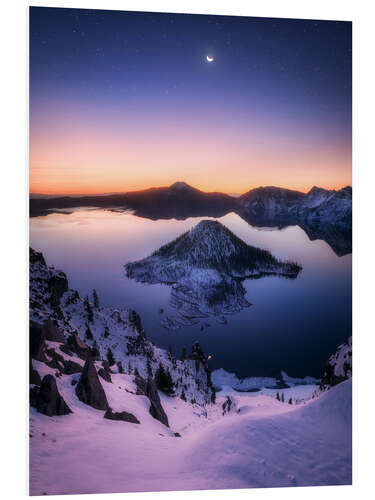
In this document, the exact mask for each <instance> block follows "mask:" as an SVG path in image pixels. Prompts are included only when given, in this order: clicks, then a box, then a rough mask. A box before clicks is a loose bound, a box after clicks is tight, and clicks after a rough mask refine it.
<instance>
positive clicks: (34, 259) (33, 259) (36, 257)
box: [29, 247, 46, 266]
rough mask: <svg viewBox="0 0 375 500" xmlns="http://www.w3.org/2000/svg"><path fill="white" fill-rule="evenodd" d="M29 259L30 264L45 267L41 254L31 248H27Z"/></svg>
mask: <svg viewBox="0 0 375 500" xmlns="http://www.w3.org/2000/svg"><path fill="white" fill-rule="evenodd" d="M29 258H30V264H36V263H39V264H41V265H42V266H45V265H46V261H45V260H44V257H43V254H42V252H37V251H36V250H34V249H33V248H31V247H30V248H29Z"/></svg>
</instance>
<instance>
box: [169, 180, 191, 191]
mask: <svg viewBox="0 0 375 500" xmlns="http://www.w3.org/2000/svg"><path fill="white" fill-rule="evenodd" d="M169 188H170V189H175V190H181V191H182V190H192V189H194V188H193V187H191V186H189V184H186V182H183V181H177V182H174V183H173V184H171V185H170V186H169Z"/></svg>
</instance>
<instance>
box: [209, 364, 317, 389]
mask: <svg viewBox="0 0 375 500" xmlns="http://www.w3.org/2000/svg"><path fill="white" fill-rule="evenodd" d="M211 378H212V383H213V385H214V387H216V388H217V389H218V390H222V389H223V388H224V387H226V388H227V387H230V388H232V389H234V390H235V391H240V392H247V391H249V392H250V391H261V390H262V389H265V388H268V389H280V388H288V387H295V386H302V385H315V386H316V385H318V384H319V382H320V381H319V380H318V379H316V378H313V377H309V376H306V377H303V378H296V377H290V376H289V375H287V374H286V373H285V372H284V371H281V373H280V376H279V377H278V378H275V377H246V378H242V379H241V378H238V377H237V375H236V374H235V373H230V372H227V371H226V370H224V368H219V369H217V370H214V371H213V372H212V375H211Z"/></svg>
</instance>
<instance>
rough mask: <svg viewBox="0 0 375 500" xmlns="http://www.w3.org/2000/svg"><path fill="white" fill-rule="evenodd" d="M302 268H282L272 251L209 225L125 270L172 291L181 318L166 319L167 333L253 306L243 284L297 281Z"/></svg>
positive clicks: (293, 265)
mask: <svg viewBox="0 0 375 500" xmlns="http://www.w3.org/2000/svg"><path fill="white" fill-rule="evenodd" d="M300 271H301V267H300V266H299V265H298V264H296V263H294V262H281V261H279V260H277V259H276V258H275V257H274V256H273V255H272V254H271V253H270V252H268V251H267V250H262V249H259V248H256V247H253V246H250V245H247V244H246V243H245V242H244V241H242V240H241V239H240V238H238V237H237V236H236V235H235V234H233V233H232V232H231V231H230V230H229V229H228V228H227V227H226V226H224V225H223V224H221V223H220V222H218V221H214V220H203V221H201V222H199V223H198V224H197V225H196V226H195V227H193V228H192V229H191V230H190V231H188V232H186V233H184V234H182V235H180V236H179V237H178V238H176V239H175V240H174V241H171V242H170V243H168V244H166V245H164V246H162V247H161V248H159V249H158V250H156V251H155V252H154V253H153V254H152V255H150V256H149V257H147V258H145V259H142V260H139V261H136V262H129V263H127V264H126V265H125V272H126V275H127V277H128V278H131V279H134V280H136V281H139V282H142V283H149V284H155V283H164V284H167V285H171V300H170V304H171V306H172V307H173V308H174V309H175V310H176V312H177V315H176V316H175V317H166V318H163V320H162V324H163V326H165V327H166V328H171V329H177V328H179V327H181V326H185V325H194V324H197V323H199V321H200V320H202V319H204V318H207V317H209V316H213V317H215V318H216V320H217V321H218V322H219V323H225V322H226V318H225V316H226V315H228V314H233V313H236V312H239V311H241V310H242V309H243V308H245V307H249V306H250V305H251V304H250V303H249V302H248V301H247V300H246V298H245V293H246V292H245V288H244V286H243V285H242V281H243V280H245V279H255V278H260V277H262V276H267V275H277V276H282V277H286V278H291V279H293V278H296V277H297V276H298V274H299V272H300Z"/></svg>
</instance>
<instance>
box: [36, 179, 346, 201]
mask: <svg viewBox="0 0 375 500" xmlns="http://www.w3.org/2000/svg"><path fill="white" fill-rule="evenodd" d="M177 181H178V180H177V179H176V180H174V181H172V182H170V183H167V184H160V185H144V186H134V187H131V188H124V189H121V188H120V189H119V188H118V186H116V189H115V188H114V189H108V190H105V191H97V190H94V189H92V190H86V191H82V190H80V189H76V190H74V189H73V190H70V191H58V190H56V191H41V190H39V191H38V190H34V191H32V190H30V195H44V196H56V197H60V196H78V195H80V196H96V195H97V196H102V195H112V194H113V195H116V194H123V193H128V192H132V191H143V190H146V189H151V188H165V187H168V186H170V185H171V184H173V183H174V182H177ZM184 182H186V181H184ZM186 184H189V185H190V186H191V187H193V188H196V189H199V190H200V191H203V192H206V193H215V192H218V193H224V194H229V195H233V196H240V195H242V194H244V193H246V192H248V191H250V190H252V189H256V188H259V187H270V186H273V187H279V188H283V189H290V190H292V191H300V192H302V193H308V192H309V191H310V190H311V188H313V187H314V186H317V187H319V188H323V189H326V190H335V191H339V190H340V189H342V188H344V187H346V186H350V187H352V184H351V182H348V183H346V184H339V185H324V186H323V185H320V184H319V185H318V184H311V185H309V186H308V187H306V186H302V187H300V186H289V185H276V184H257V185H255V184H254V185H250V184H249V185H248V187H246V188H245V190H243V191H234V190H230V189H219V188H212V187H211V186H203V185H193V184H191V183H190V182H186Z"/></svg>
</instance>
